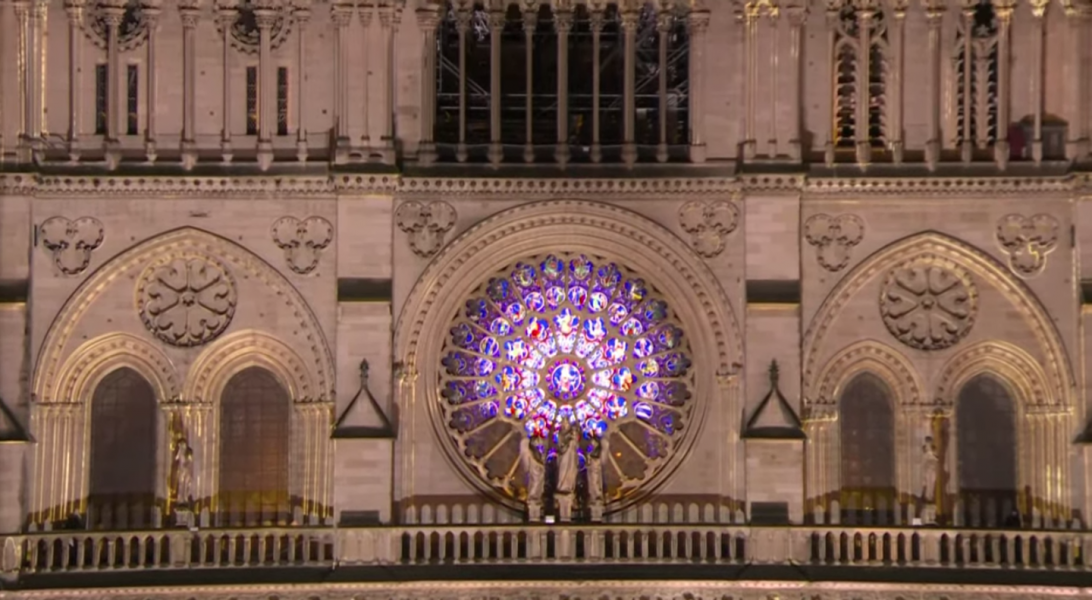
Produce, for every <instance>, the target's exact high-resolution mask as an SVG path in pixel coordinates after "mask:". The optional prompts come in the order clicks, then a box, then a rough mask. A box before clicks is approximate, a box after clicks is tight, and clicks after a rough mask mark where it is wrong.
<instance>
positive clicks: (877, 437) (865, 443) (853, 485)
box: [838, 373, 897, 525]
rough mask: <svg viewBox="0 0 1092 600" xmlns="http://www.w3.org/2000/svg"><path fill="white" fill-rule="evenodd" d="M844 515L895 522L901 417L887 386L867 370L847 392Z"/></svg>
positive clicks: (855, 520) (857, 520)
mask: <svg viewBox="0 0 1092 600" xmlns="http://www.w3.org/2000/svg"><path fill="white" fill-rule="evenodd" d="M838 414H839V417H838V418H839V421H841V446H842V449H841V453H842V464H841V467H842V469H841V471H842V473H841V479H842V481H841V483H842V493H841V498H840V501H839V503H840V507H841V518H842V521H843V522H845V523H848V524H868V525H887V524H892V523H894V512H895V510H896V502H897V495H896V492H895V441H894V439H895V416H894V409H893V407H892V398H891V394H890V392H889V390H888V388H887V386H886V385H885V384H884V383H883V381H882V380H880V379H879V378H878V377H876V376H875V375H872V374H870V373H862V374H861V375H858V376H856V377H854V378H853V380H852V381H850V382H849V384H848V385H847V386H846V387H845V391H844V392H842V396H841V399H840V401H839V407H838Z"/></svg>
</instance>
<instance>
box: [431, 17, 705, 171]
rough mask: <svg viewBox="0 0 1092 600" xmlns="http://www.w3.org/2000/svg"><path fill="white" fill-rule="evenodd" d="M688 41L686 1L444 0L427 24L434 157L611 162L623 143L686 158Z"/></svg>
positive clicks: (653, 154)
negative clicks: (553, 1)
mask: <svg viewBox="0 0 1092 600" xmlns="http://www.w3.org/2000/svg"><path fill="white" fill-rule="evenodd" d="M627 26H628V27H629V28H630V29H631V30H632V32H633V33H632V36H631V37H632V40H630V42H629V43H628V45H627V39H629V38H628V37H627V33H626V31H627V29H626V28H627ZM689 39H690V33H689V28H688V21H687V12H686V9H685V8H676V7H672V6H670V5H668V6H666V7H661V8H657V7H655V6H653V5H652V4H645V5H643V6H641V7H639V8H637V9H634V10H629V9H622V8H620V7H619V6H618V5H617V4H603V5H597V6H589V5H584V4H578V5H575V6H573V7H572V8H557V7H556V6H550V5H548V4H545V3H543V4H541V5H537V4H536V5H530V6H529V5H526V4H523V5H520V4H509V5H507V6H506V7H497V6H490V5H488V4H482V3H477V4H467V5H463V4H460V3H452V2H448V3H447V4H446V6H445V9H444V12H443V13H442V15H441V21H440V23H439V24H438V26H437V59H436V78H437V82H436V104H435V109H436V120H435V129H434V132H433V135H434V138H435V142H436V144H437V151H438V153H439V158H441V159H444V160H458V161H470V162H475V161H485V160H487V159H488V160H493V161H500V160H520V161H526V162H533V161H550V160H557V161H559V162H568V161H570V160H571V161H574V162H599V161H619V160H622V159H623V158H624V157H623V154H624V151H623V146H629V148H630V152H635V153H636V155H635V158H634V160H641V159H655V160H661V161H663V160H674V159H680V160H681V159H684V158H685V157H686V153H685V147H686V145H687V144H689V127H690V122H689V93H690V82H689V70H690V69H689ZM630 69H632V79H630V78H629V70H630Z"/></svg>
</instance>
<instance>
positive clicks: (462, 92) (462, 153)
mask: <svg viewBox="0 0 1092 600" xmlns="http://www.w3.org/2000/svg"><path fill="white" fill-rule="evenodd" d="M473 14H474V13H473V12H471V10H470V8H468V7H460V8H459V9H458V11H456V13H455V29H456V31H458V34H459V145H458V148H456V150H455V158H456V160H458V161H459V162H466V159H467V158H469V156H470V153H469V152H468V151H467V148H466V32H467V30H469V29H470V18H471V17H472V16H473Z"/></svg>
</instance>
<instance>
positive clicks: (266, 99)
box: [254, 0, 277, 171]
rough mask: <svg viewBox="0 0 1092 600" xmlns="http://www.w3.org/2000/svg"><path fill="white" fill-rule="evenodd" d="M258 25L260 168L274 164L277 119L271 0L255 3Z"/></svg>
mask: <svg viewBox="0 0 1092 600" xmlns="http://www.w3.org/2000/svg"><path fill="white" fill-rule="evenodd" d="M254 20H255V21H256V22H257V24H258V167H259V168H260V169H261V170H263V171H265V170H267V169H269V167H270V166H271V165H272V164H273V125H274V123H276V121H277V76H276V71H275V70H274V68H273V40H272V36H273V25H274V24H276V22H277V11H276V8H275V5H274V4H273V3H272V2H269V1H268V0H266V1H263V2H261V3H260V4H259V3H255V5H254Z"/></svg>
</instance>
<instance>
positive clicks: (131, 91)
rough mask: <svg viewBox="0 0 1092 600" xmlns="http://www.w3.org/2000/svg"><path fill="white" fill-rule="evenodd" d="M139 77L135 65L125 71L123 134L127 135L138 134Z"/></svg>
mask: <svg viewBox="0 0 1092 600" xmlns="http://www.w3.org/2000/svg"><path fill="white" fill-rule="evenodd" d="M139 86H140V75H139V70H138V68H137V66H136V65H129V68H128V69H127V70H126V78H125V92H126V93H125V96H126V108H127V110H126V117H127V118H126V125H125V132H126V133H127V134H129V135H137V134H138V133H140V94H139V90H140V87H139Z"/></svg>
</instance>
